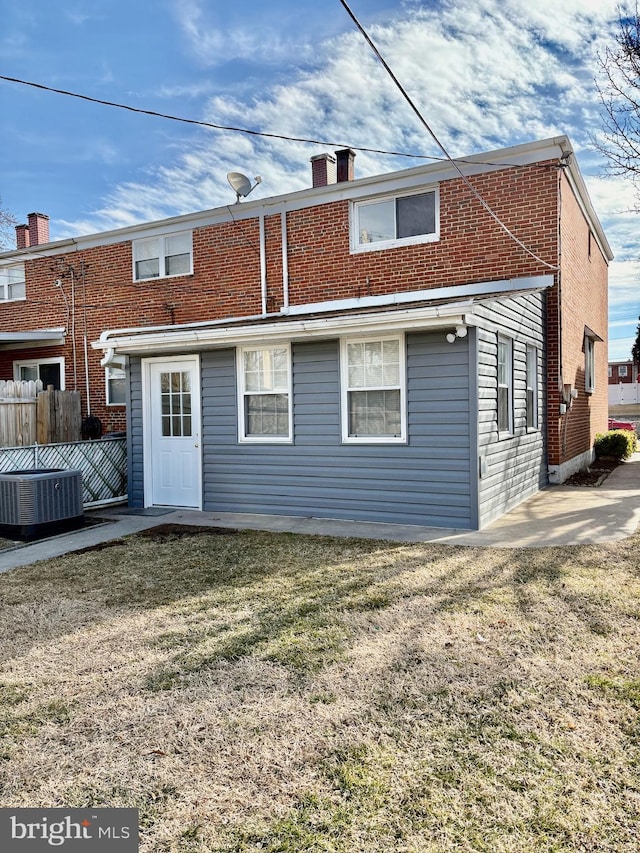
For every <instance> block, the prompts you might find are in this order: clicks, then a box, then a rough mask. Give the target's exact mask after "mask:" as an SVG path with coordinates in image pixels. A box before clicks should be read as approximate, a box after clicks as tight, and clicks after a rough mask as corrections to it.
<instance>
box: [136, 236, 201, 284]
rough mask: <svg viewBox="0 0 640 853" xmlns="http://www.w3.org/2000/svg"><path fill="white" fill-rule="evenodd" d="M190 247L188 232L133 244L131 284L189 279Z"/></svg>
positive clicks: (191, 256) (191, 260) (191, 254)
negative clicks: (154, 279) (156, 280)
mask: <svg viewBox="0 0 640 853" xmlns="http://www.w3.org/2000/svg"><path fill="white" fill-rule="evenodd" d="M192 272H193V247H192V233H191V231H181V232H179V233H177V234H166V235H164V236H160V237H145V238H144V239H142V240H134V241H133V280H134V281H146V280H147V279H150V278H168V277H169V276H174V275H191V273H192Z"/></svg>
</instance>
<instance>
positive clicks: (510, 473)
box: [474, 293, 548, 527]
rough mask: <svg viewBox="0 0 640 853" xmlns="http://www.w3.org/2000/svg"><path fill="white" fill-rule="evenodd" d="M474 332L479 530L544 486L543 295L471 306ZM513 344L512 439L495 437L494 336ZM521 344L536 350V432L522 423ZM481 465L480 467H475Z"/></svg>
mask: <svg viewBox="0 0 640 853" xmlns="http://www.w3.org/2000/svg"><path fill="white" fill-rule="evenodd" d="M474 314H475V315H476V316H478V317H480V318H481V319H482V320H483V322H482V324H481V326H480V327H479V328H478V330H477V364H478V367H477V372H478V391H477V394H478V398H477V404H478V454H479V460H478V463H479V464H478V470H479V473H480V474H481V476H480V479H479V522H480V523H479V526H480V527H484V526H485V525H486V524H488V523H489V522H490V521H492V520H494V519H495V518H498V517H499V516H501V515H502V514H503V513H505V512H506V511H508V510H509V509H512V508H513V507H515V506H516V505H517V504H519V503H520V502H521V501H523V500H524V499H525V498H527V497H529V496H531V495H532V494H534V493H535V492H537V491H538V490H539V489H541V488H543V487H544V486H546V485H547V483H548V476H547V464H546V446H545V435H546V424H545V420H544V419H545V385H546V383H545V380H544V376H545V373H546V369H545V362H544V337H543V329H544V294H542V293H537V294H528V295H526V296H520V297H516V298H513V299H505V300H502V301H500V302H498V301H496V302H493V303H491V304H487V305H481V306H476V307H474ZM499 335H504V336H505V337H508V338H510V339H511V340H512V345H513V391H512V395H513V424H514V428H513V435H512V436H510V437H508V438H503V437H500V436H499V435H498V420H497V411H498V399H497V393H498V383H497V350H498V336H499ZM527 345H529V346H535V347H536V348H537V349H538V400H537V405H538V428H537V429H535V430H532V429H527V423H526V352H527ZM482 461H484V463H485V464H484V466H482V465H481V462H482Z"/></svg>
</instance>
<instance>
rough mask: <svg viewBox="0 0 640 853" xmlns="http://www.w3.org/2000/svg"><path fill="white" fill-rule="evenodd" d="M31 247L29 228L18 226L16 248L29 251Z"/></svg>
mask: <svg viewBox="0 0 640 853" xmlns="http://www.w3.org/2000/svg"><path fill="white" fill-rule="evenodd" d="M28 247H29V226H28V225H16V248H17V249H27V248H28Z"/></svg>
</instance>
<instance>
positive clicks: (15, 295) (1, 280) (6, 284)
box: [0, 264, 26, 302]
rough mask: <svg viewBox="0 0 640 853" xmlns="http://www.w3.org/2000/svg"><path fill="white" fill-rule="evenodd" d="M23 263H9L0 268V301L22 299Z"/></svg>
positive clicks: (23, 295) (23, 294) (23, 289)
mask: <svg viewBox="0 0 640 853" xmlns="http://www.w3.org/2000/svg"><path fill="white" fill-rule="evenodd" d="M25 296H26V292H25V283H24V264H11V265H10V266H7V267H1V268H0V301H3V302H8V301H10V300H11V299H24V298H25Z"/></svg>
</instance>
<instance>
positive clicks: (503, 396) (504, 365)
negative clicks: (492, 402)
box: [498, 338, 513, 435]
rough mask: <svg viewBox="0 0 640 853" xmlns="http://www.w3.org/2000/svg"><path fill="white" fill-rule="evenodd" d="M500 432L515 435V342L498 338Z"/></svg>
mask: <svg viewBox="0 0 640 853" xmlns="http://www.w3.org/2000/svg"><path fill="white" fill-rule="evenodd" d="M498 432H499V433H500V434H501V435H512V434H513V342H512V341H511V339H510V338H498Z"/></svg>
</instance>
